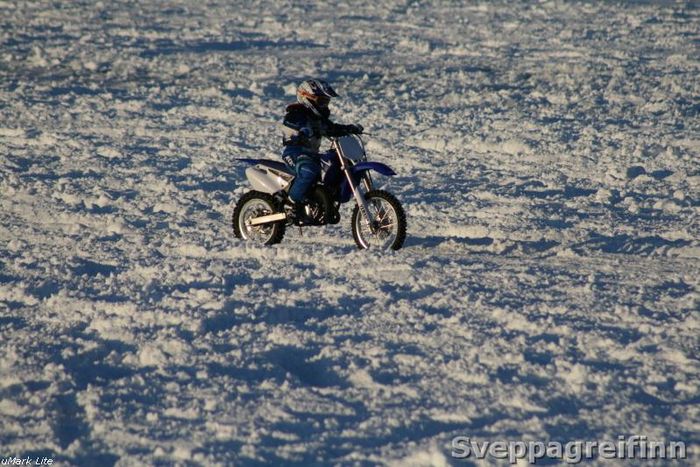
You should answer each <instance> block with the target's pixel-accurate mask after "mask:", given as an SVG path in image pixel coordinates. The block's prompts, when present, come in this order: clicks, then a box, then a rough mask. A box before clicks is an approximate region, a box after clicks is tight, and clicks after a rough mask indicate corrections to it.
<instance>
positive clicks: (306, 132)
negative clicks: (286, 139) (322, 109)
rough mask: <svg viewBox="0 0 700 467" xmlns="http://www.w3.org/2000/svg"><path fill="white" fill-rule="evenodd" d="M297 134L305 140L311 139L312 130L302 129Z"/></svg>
mask: <svg viewBox="0 0 700 467" xmlns="http://www.w3.org/2000/svg"><path fill="white" fill-rule="evenodd" d="M299 134H300V135H302V136H303V137H305V138H311V137H312V136H313V135H314V130H313V129H311V128H309V127H304V128H302V129H300V130H299Z"/></svg>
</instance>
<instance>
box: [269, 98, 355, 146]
mask: <svg viewBox="0 0 700 467" xmlns="http://www.w3.org/2000/svg"><path fill="white" fill-rule="evenodd" d="M282 123H283V125H284V127H285V128H284V130H285V134H284V139H283V140H282V142H283V144H284V145H285V146H294V147H295V148H294V149H296V150H298V151H303V152H305V153H309V154H317V153H318V152H319V148H320V147H321V138H323V137H326V138H329V137H335V136H344V135H347V134H348V127H350V125H339V124H337V123H333V122H332V121H330V120H329V119H328V117H323V116H320V115H316V114H315V113H314V112H313V111H312V110H311V109H309V108H307V107H306V106H304V105H303V104H290V105H288V106H287V113H286V115H285V116H284V120H283V122H282Z"/></svg>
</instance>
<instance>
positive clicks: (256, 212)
mask: <svg viewBox="0 0 700 467" xmlns="http://www.w3.org/2000/svg"><path fill="white" fill-rule="evenodd" d="M279 211H280V209H278V208H277V204H276V203H275V200H274V199H273V198H272V195H269V194H267V193H262V192H260V191H249V192H248V193H246V194H244V195H243V196H242V197H241V199H240V200H239V201H238V203H237V204H236V207H235V208H234V210H233V218H232V220H231V223H232V225H233V234H234V235H235V236H236V238H239V239H241V240H246V241H250V242H254V243H258V244H261V245H274V244H275V243H279V242H281V241H282V238H283V237H284V231H285V227H286V226H285V221H279V222H271V223H269V224H262V225H247V224H246V221H249V220H251V219H254V218H256V217H259V216H266V215H268V214H274V213H276V212H279Z"/></svg>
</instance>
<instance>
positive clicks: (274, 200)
mask: <svg viewBox="0 0 700 467" xmlns="http://www.w3.org/2000/svg"><path fill="white" fill-rule="evenodd" d="M319 158H320V163H321V177H320V181H318V182H317V183H316V184H315V186H314V187H313V188H312V189H311V190H310V193H309V194H308V195H307V198H308V202H307V203H306V204H305V205H304V208H303V210H304V213H303V214H304V216H303V218H302V220H301V221H300V220H299V219H295V218H294V217H295V216H293V215H292V214H291V212H290V210H289V208H288V206H286V205H285V204H284V203H282V202H280V201H278V197H276V196H273V195H274V194H275V193H278V192H280V190H285V191H286V190H288V189H289V187H290V185H291V183H292V181H293V180H294V169H293V168H291V167H289V166H288V165H287V164H285V163H284V162H282V161H276V160H270V159H248V158H246V159H238V160H240V161H243V162H246V163H248V164H252V167H248V168H247V169H246V172H245V173H246V178H247V179H248V181H249V182H250V184H251V186H252V187H253V189H252V190H251V191H249V192H247V193H245V194H244V195H243V196H242V197H241V199H240V200H239V201H238V203H237V204H236V207H235V209H234V211H233V220H232V223H233V232H234V234H235V235H236V237H237V238H239V239H242V240H246V241H251V242H255V243H258V244H264V245H272V244H275V243H279V242H281V241H282V238H283V237H284V233H285V229H286V228H287V227H288V226H291V225H299V226H300V229H301V226H309V227H311V226H323V225H328V224H337V223H338V222H340V213H339V208H340V205H341V204H344V203H347V202H349V201H350V200H354V201H355V207H354V209H353V211H352V220H351V228H352V236H353V238H354V240H355V243H356V244H357V247H358V248H360V249H366V248H380V249H392V250H398V249H399V248H401V247H402V246H403V242H404V240H405V239H406V214H405V213H404V210H403V207H402V206H401V203H400V202H399V201H398V200H397V199H396V197H395V196H394V195H392V194H391V193H389V192H387V191H384V190H377V189H375V188H374V184H373V180H372V177H371V175H370V172H372V171H375V172H377V173H379V174H381V175H385V176H393V175H396V173H395V172H394V171H393V170H392V169H391V168H390V167H389V166H387V165H385V164H382V163H381V162H371V161H368V160H367V154H366V152H365V146H364V143H363V141H362V139H361V138H360V137H359V136H358V135H349V136H342V137H338V138H331V150H330V151H328V152H326V153H321V154H320V155H319Z"/></svg>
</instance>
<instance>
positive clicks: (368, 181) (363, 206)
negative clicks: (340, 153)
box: [340, 157, 377, 234]
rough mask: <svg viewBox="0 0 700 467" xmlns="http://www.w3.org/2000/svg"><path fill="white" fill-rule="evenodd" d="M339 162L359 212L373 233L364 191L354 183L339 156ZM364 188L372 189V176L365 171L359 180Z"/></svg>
mask: <svg viewBox="0 0 700 467" xmlns="http://www.w3.org/2000/svg"><path fill="white" fill-rule="evenodd" d="M340 159H341V161H340V164H341V168H342V170H343V173H344V174H345V177H346V178H347V179H348V184H349V185H350V189H351V190H352V196H353V197H354V198H355V202H356V203H357V205H358V206H359V208H360V212H361V213H362V215H363V216H364V218H365V220H366V221H367V225H368V226H369V229H370V232H372V233H373V234H374V233H376V230H377V229H376V228H375V226H374V223H373V222H372V219H370V217H369V210H368V209H367V200H366V199H365V195H364V193H362V190H360V189H359V187H358V186H356V185H355V181H354V180H353V178H352V174H351V173H350V168H349V167H348V166H347V164H346V163H345V161H344V160H343V158H342V157H341V158H340ZM360 183H362V185H363V186H364V188H365V192H368V191H370V190H371V189H372V178H371V177H370V175H369V172H365V174H364V175H363V176H362V181H361V182H360Z"/></svg>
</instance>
